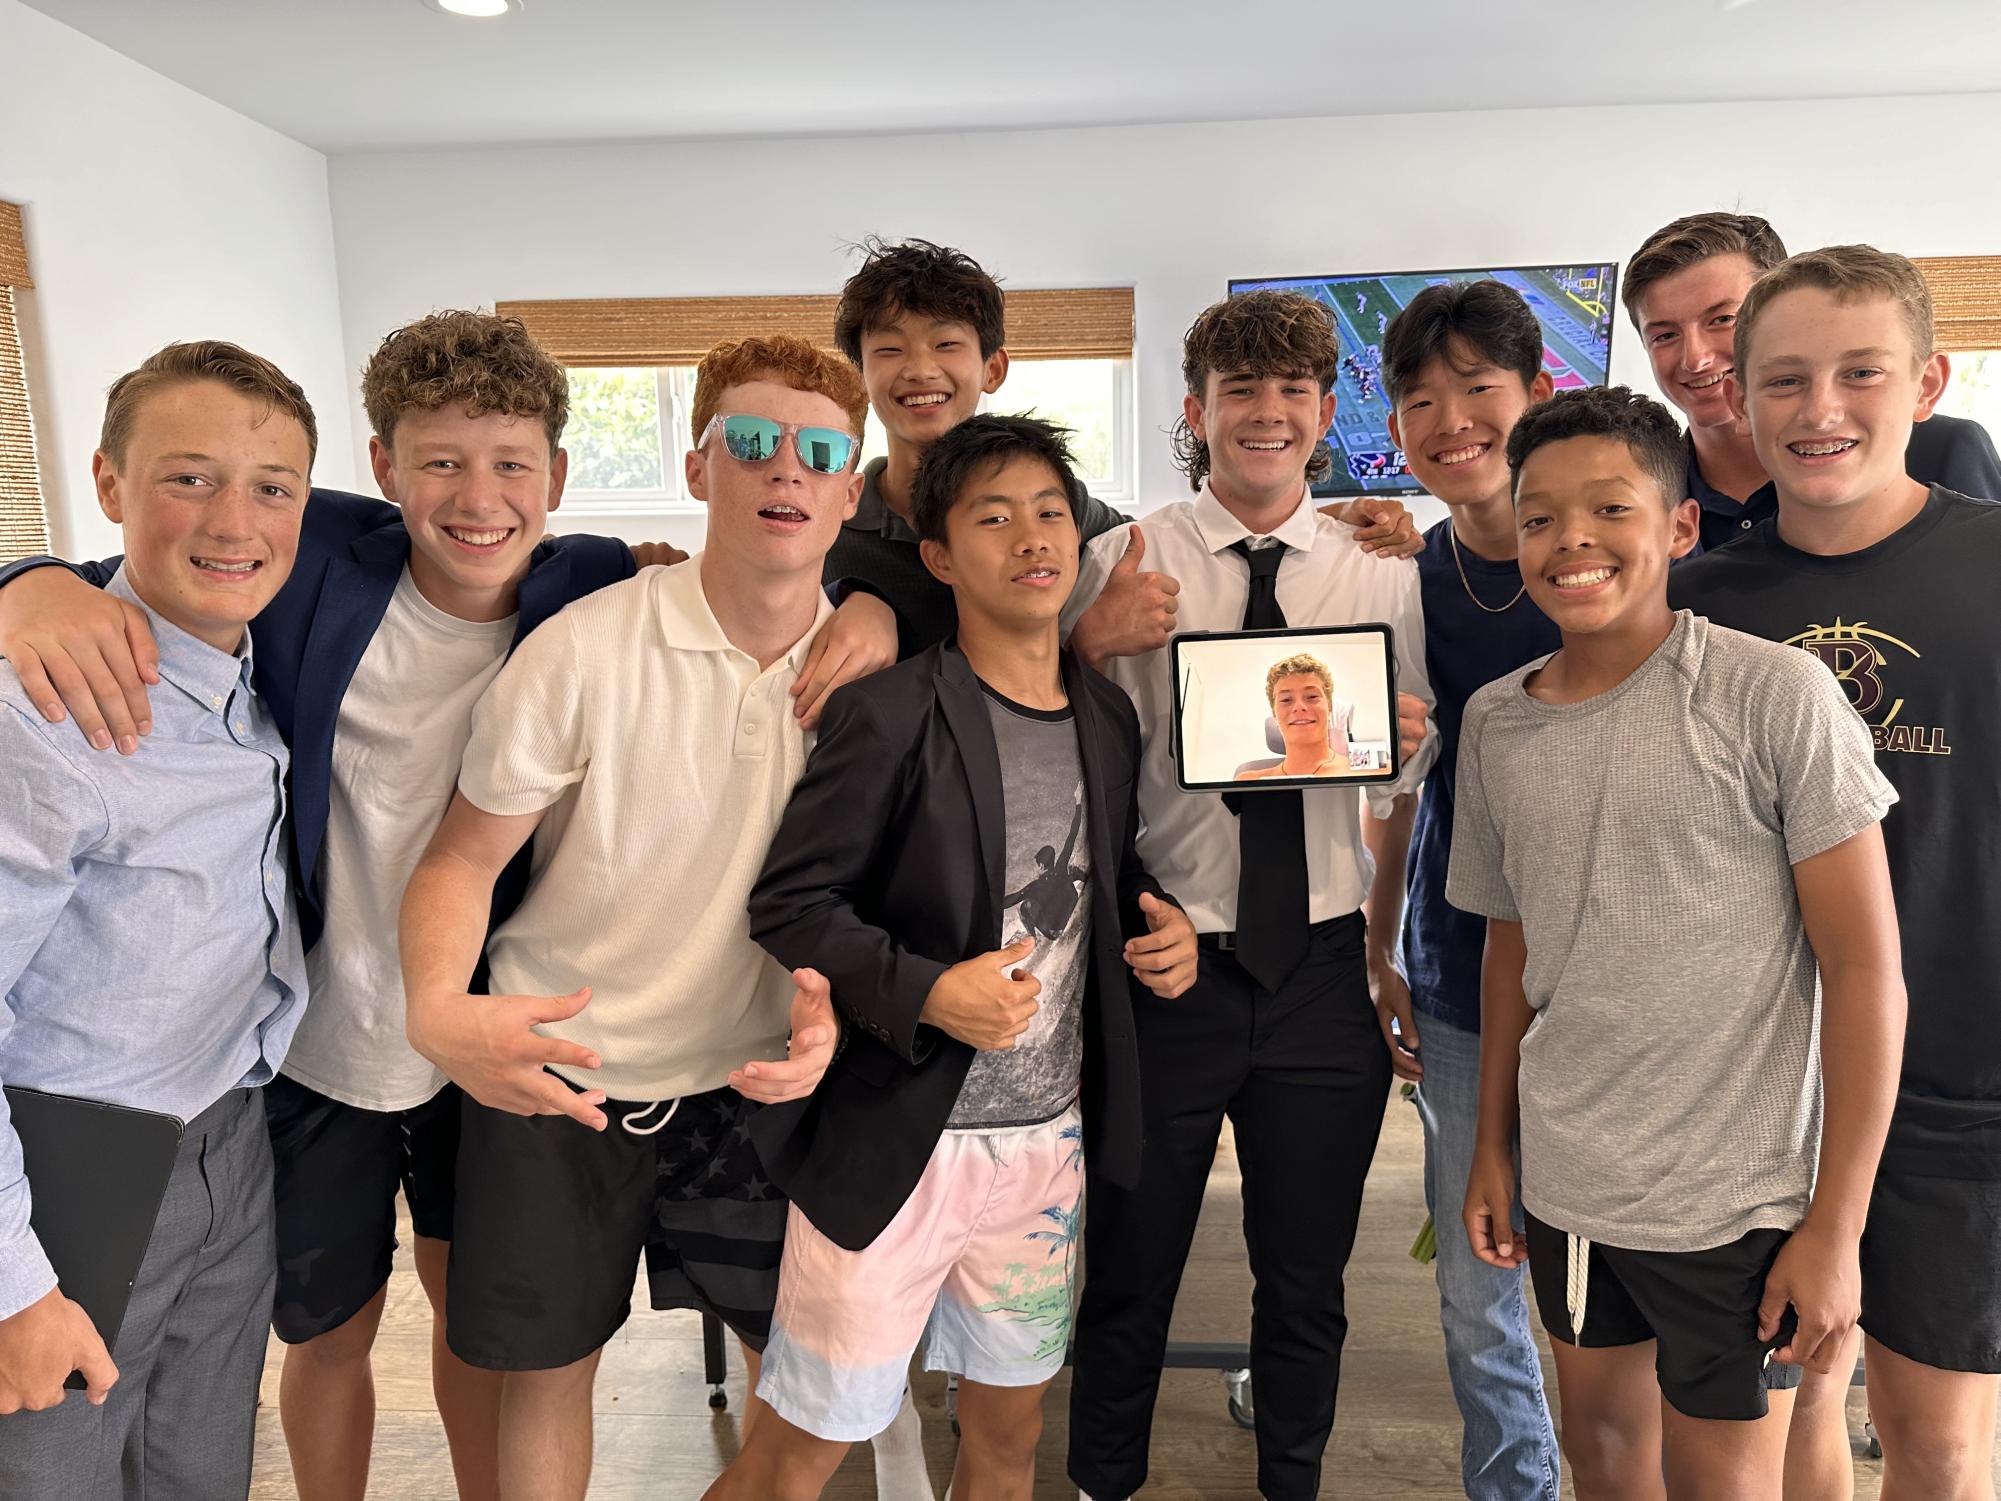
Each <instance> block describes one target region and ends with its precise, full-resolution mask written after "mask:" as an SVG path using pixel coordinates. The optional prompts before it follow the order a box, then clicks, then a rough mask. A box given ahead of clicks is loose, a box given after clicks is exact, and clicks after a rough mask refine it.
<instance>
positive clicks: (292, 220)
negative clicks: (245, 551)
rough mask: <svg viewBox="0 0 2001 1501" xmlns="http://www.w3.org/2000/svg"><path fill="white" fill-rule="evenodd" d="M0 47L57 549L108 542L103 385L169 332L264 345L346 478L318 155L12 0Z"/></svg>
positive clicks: (7, 142)
mask: <svg viewBox="0 0 2001 1501" xmlns="http://www.w3.org/2000/svg"><path fill="white" fill-rule="evenodd" d="M0 58H4V59H5V60H6V62H5V83H4V86H0V198H6V199H10V200H12V201H14V202H16V203H20V204H23V205H24V207H25V223H26V228H27V236H28V256H29V262H30V267H31V270H32V271H33V274H34V277H35V290H34V291H33V292H32V293H30V294H28V297H27V298H26V299H24V300H25V301H27V302H28V303H29V304H30V309H29V312H30V318H31V320H32V321H31V327H30V333H31V337H32V339H33V343H32V346H31V347H30V349H29V351H28V354H29V359H30V362H31V365H32V370H31V383H32V384H31V394H32V395H33V396H34V397H35V399H36V404H35V420H36V425H37V431H38V434H39V440H40V448H41V453H42V459H43V463H42V473H43V481H44V485H45V487H46V493H47V496H48V500H49V514H50V521H51V523H52V529H53V531H54V533H55V543H56V547H57V549H58V550H59V551H63V552H66V553H69V554H70V555H72V556H85V557H100V556H103V555H104V554H106V553H108V552H115V551H117V550H118V530H117V528H116V527H114V526H112V525H111V524H110V523H109V522H108V521H106V520H105V519H104V517H103V515H102V514H101V513H100V512H99V511H98V509H97V504H96V501H95V498H94V497H93V495H92V492H91V485H90V455H91V450H92V448H93V447H94V446H95V444H96V440H97V430H98V424H99V422H100V421H101V419H102V418H103V415H104V393H105V389H106V388H107V387H108V386H109V385H110V384H111V382H112V381H113V380H114V379H116V378H117V377H118V376H119V375H120V374H121V373H123V372H124V371H126V370H129V369H130V368H132V366H134V365H136V364H138V363H139V361H140V360H142V359H144V358H145V357H146V356H147V355H148V354H150V353H151V352H152V351H153V350H155V349H157V348H159V347H160V346H161V345H163V344H167V343H171V342H173V341H174V340H176V339H190V338H223V339H233V340H235V341H237V342H238V343H241V344H243V345H245V346H246V347H248V348H250V349H253V350H255V351H256V352H257V353H259V354H262V355H265V356H267V357H268V358H270V359H272V360H275V361H276V362H277V363H278V365H279V366H280V367H281V368H282V369H284V370H285V371H286V373H287V374H289V375H291V376H292V378H293V379H294V380H297V381H298V382H299V383H300V384H301V385H303V386H304V387H305V388H306V393H307V395H308V396H309V397H310V398H311V399H312V402H313V405H314V408H315V410H316V412H317V414H318V416H319V421H320V462H319V465H318V469H317V472H316V474H315V478H316V479H318V480H319V481H320V482H321V483H324V484H333V485H341V486H348V485H351V484H352V482H353V479H354V472H353V469H352V456H353V453H354V443H353V437H352V434H351V432H350V431H349V416H348V413H349V404H348V400H347V397H348V394H349V389H348V388H349V387H350V386H352V385H353V384H354V381H353V380H352V379H351V378H350V376H349V374H348V361H347V358H346V355H345V353H344V351H343V349H342V344H341V328H340V315H339V308H338V305H337V301H336V298H337V295H338V285H337V281H336V278H335V275H334V242H333V224H332V219H331V217H330V214H329V211H328V204H327V184H326V159H325V158H324V157H323V156H321V155H320V154H319V153H318V152H316V151H312V150H308V149H307V148H306V147H304V146H301V145H299V144H298V143H297V142H295V141H292V140H289V139H287V138H286V137H284V136H281V135H279V134H277V133H276V132H275V131H272V130H270V129H268V128H266V127H265V126H262V125H258V124H255V123H254V122H252V121H250V120H248V119H246V118H245V117H243V116H242V115H239V114H236V113H235V112H234V111H232V110H227V109H224V108H223V107H222V106H221V105H219V104H215V103H213V102H211V101H210V100H208V99H205V98H203V97H202V96H200V95H198V94H195V93H193V92H191V91H189V90H188V89H186V88H183V87H182V86H181V85H179V84H177V83H171V82H169V81H168V80H167V79H165V78H163V77H161V76H160V75H159V74H157V73H154V72H152V71H151V70H150V69H147V68H143V67H141V66H140V65H139V64H137V63H135V62H132V61H130V60H129V59H127V58H125V57H122V56H120V55H119V54H118V53H116V52H113V51H111V50H110V49H109V48H107V47H104V46H102V45H101V44H99V43H97V42H94V41H91V40H90V39H89V38H87V37H85V36H83V35H82V34H81V33H79V32H75V31H72V30H70V29H69V28H68V27H67V26H64V25H61V24H60V23H58V22H56V21H52V20H50V19H49V18H48V17H46V16H44V15H41V14H40V13H38V12H36V11H32V10H30V9H28V8H27V7H26V6H25V5H22V4H20V3H18V0H0ZM272 86H273V87H278V88H281V87H283V69H282V68H279V69H277V70H276V71H275V72H274V73H273V76H272Z"/></svg>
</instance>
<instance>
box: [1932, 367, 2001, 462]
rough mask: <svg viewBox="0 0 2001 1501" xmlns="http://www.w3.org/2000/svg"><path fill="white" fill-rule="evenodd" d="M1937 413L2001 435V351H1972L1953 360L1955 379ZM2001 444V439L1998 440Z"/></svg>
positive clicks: (1947, 386) (1942, 399)
mask: <svg viewBox="0 0 2001 1501" xmlns="http://www.w3.org/2000/svg"><path fill="white" fill-rule="evenodd" d="M1938 409H1939V410H1940V411H1941V412H1944V413H1945V414H1946V416H1948V417H1970V418H1972V419H1973V420H1974V421H1975V422H1978V423H1979V424H1980V425H1981V426H1982V427H1984V428H1986V429H1987V431H1988V432H1989V433H1993V434H1997V435H2001V349H1973V350H1967V351H1965V352H1963V353H1960V354H1955V355H1953V356H1952V379H1951V380H1950V381H1948V382H1947V383H1946V388H1945V395H1944V397H1942V398H1941V399H1940V401H1939V404H1938ZM1996 441H1997V442H2001V436H1997V439H1996Z"/></svg>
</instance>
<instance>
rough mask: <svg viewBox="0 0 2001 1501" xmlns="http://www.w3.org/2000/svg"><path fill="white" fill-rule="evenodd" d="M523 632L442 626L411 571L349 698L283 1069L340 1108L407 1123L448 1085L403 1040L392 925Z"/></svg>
mask: <svg viewBox="0 0 2001 1501" xmlns="http://www.w3.org/2000/svg"><path fill="white" fill-rule="evenodd" d="M514 627H515V617H514V616H512V615H510V616H508V617H507V618H506V619H504V620H493V621H474V620H460V619H458V618H457V617H456V616H452V615H447V614H446V613H445V612H444V611H443V610H440V609H439V608H438V607H437V606H436V605H434V604H432V603H431V602H430V601H429V600H427V599H425V598H424V596H423V595H422V594H421V593H419V592H418V590H417V585H416V583H415V582H414V581H413V580H412V579H411V577H410V570H409V569H408V568H407V567H406V568H405V569H404V570H403V576H402V577H401V578H400V579H398V580H397V581H396V592H395V594H394V595H393V596H392V597H391V598H390V601H389V608H388V609H387V610H386V611H385V612H384V613H383V616H382V624H381V625H380V626H379V627H378V628H377V629H376V632H375V635H374V637H373V638H371V640H370V641H369V643H368V649H367V650H366V651H365V652H363V653H362V657H361V661H360V663H359V664H358V665H357V666H356V667H355V670H354V678H353V680H352V681H351V682H350V683H349V684H348V688H347V692H346V694H345V695H344V696H343V697H342V698H341V703H340V711H339V717H338V719H336V721H335V723H334V742H333V787H332V792H331V796H330V798H329V801H328V806H327V832H326V844H325V847H324V849H323V850H322V851H321V855H320V879H321V886H320V889H321V893H322V895H323V898H324V901H325V911H326V927H325V929H324V931H322V933H321V934H320V941H319V942H318V943H317V944H316V945H315V946H314V947H313V950H312V952H311V953H309V954H308V955H307V956H306V973H307V976H308V979H309V981H310V984H311V987H312V988H311V992H310V996H311V999H310V1000H309V1002H308V1004H307V1006H306V1012H305V1016H304V1018H303V1019H302V1020H301V1021H300V1023H299V1030H298V1034H297V1035H296V1036H295V1037H294V1038H293V1039H292V1049H291V1052H290V1053H289V1054H288V1055H287V1056H286V1059H285V1065H284V1069H283V1072H284V1073H285V1074H286V1075H287V1076H288V1077H290V1078H292V1079H296V1080H297V1081H298V1082H299V1083H301V1084H304V1085H306V1086H307V1087H308V1088H310V1089H315V1090H318V1091H319V1092H320V1093H321V1094H323V1095H326V1096H328V1097H329V1098H331V1099H335V1100H340V1101H342V1102H343V1103H345V1104H349V1105H358V1106H360V1107H361V1108H363V1109H365V1110H408V1109H410V1108H412V1107H414V1106H417V1105H421V1104H423V1103H424V1101H426V1100H428V1099H430V1098H431V1096H432V1095H434V1094H436V1093H437V1092H438V1090H439V1089H440V1088H441V1087H442V1086H443V1085H444V1082H445V1076H444V1075H443V1074H442V1073H440V1072H439V1071H438V1070H437V1069H436V1068H435V1067H433V1066H432V1064H431V1061H430V1060H429V1059H428V1058H425V1057H424V1056H423V1055H422V1054H420V1053H418V1052H417V1051H416V1049H414V1048H412V1047H411V1046H410V1044H409V1042H408V1041H407V1040H406V1039H405V1037H404V1034H403V1009H404V1008H403V972H402V964H401V958H400V955H399V953H398V949H397V944H396V917H397V911H398V909H399V908H400V907H401V906H402V904H403V888H404V886H405V885H407V884H408V883H409V880H410V872H411V870H412V869H413V868H415V866H416V864H417V861H418V859H419V858H421V857H422V855H423V853H424V847H425V846H426V845H428V844H429V843H430V841H431V835H432V834H433V833H434V832H435V831H436V830H437V827H438V820H439V819H441V818H442V817H444V813H445V807H446V805H447V804H448V803H449V802H450V801H451V797H452V789H453V787H455V786H456V785H457V783H458V775H459V761H460V759H461V758H462V757H463V756H464V754H465V747H466V738H467V736H468V735H470V734H471V733H472V711H473V706H474V705H475V704H477V703H478V702H479V699H480V696H481V695H482V694H483V693H485V692H486V689H487V685H488V684H490V683H491V682H492V681H493V679H494V675H495V674H496V673H498V672H499V671H500V666H501V663H502V662H504V661H505V660H506V658H507V644H508V642H509V641H511V640H512V639H513V637H514Z"/></svg>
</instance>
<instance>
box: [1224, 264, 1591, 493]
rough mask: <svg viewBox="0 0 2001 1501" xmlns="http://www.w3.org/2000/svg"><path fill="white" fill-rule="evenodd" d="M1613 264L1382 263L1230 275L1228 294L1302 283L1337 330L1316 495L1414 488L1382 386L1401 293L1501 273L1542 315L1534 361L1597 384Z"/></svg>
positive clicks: (1564, 380) (1564, 376) (1556, 376)
mask: <svg viewBox="0 0 2001 1501" xmlns="http://www.w3.org/2000/svg"><path fill="white" fill-rule="evenodd" d="M1617 277H1618V267H1617V265H1616V264H1603V265H1579V266H1508V267H1500V268H1496V269H1493V270H1487V271H1391V272H1386V273H1379V274H1375V275H1360V276H1271V277H1257V278H1245V279H1243V280H1233V281H1231V283H1230V295H1231V296H1232V297H1234V296H1236V295H1237V294H1238V293H1240V292H1255V291H1257V290H1259V289H1261V288H1265V287H1273V288H1277V289H1280V290H1282V291H1287V292H1304V293H1306V294H1307V295H1308V296H1309V297H1314V298H1317V299H1319V300H1320V301H1321V302H1324V303H1326V304H1327V306H1328V308H1329V309H1331V310H1332V312H1333V315H1334V327H1335V330H1336V331H1337V333H1338V334H1339V335H1340V339H1341V373H1340V376H1339V378H1338V379H1337V381H1336V383H1335V387H1334V389H1335V392H1336V396H1337V399H1336V401H1335V405H1334V425H1333V427H1331V428H1329V429H1328V432H1327V442H1328V444H1329V446H1331V447H1332V448H1333V450H1334V473H1333V474H1332V475H1331V476H1329V477H1328V478H1327V479H1326V480H1325V481H1323V482H1322V483H1320V484H1317V485H1315V486H1314V487H1313V493H1314V494H1315V495H1386V494H1387V495H1396V494H1415V493H1417V492H1418V490H1419V489H1420V488H1421V487H1420V486H1419V485H1418V483H1417V482H1416V481H1415V480H1414V479H1412V478H1411V476H1410V471H1409V469H1408V467H1407V466H1406V465H1405V463H1404V456H1403V452H1402V450H1400V449H1399V448H1398V447H1397V446H1396V444H1395V443H1393V442H1391V441H1390V402H1389V397H1388V396H1387V395H1386V394H1385V393H1384V391H1383V382H1382V363H1383V349H1382V341H1383V330H1384V329H1386V328H1388V327H1389V324H1390V319H1392V318H1394V317H1395V316H1396V315H1397V313H1398V312H1399V311H1401V310H1402V308H1403V306H1404V304H1405V303H1407V302H1409V301H1410V300H1411V298H1413V297H1415V296H1416V295H1417V294H1418V293H1419V292H1422V291H1423V290H1424V289H1425V288H1426V287H1429V286H1434V285H1437V284H1440V283H1444V282H1466V281H1484V280H1488V279H1490V278H1491V279H1492V280H1494V281H1499V282H1505V283H1506V284H1507V285H1508V286H1511V287H1513V288H1514V289H1515V290H1516V291H1517V292H1520V293H1521V294H1522V296H1523V297H1524V298H1526V299H1527V301H1528V305H1529V306H1530V308H1532V309H1533V310H1534V311H1535V315H1536V317H1537V319H1538V320H1539V321H1540V322H1541V323H1542V332H1543V340H1544V344H1543V353H1542V361H1543V366H1544V368H1545V369H1547V370H1548V371H1549V373H1550V377H1551V379H1552V380H1553V381H1554V382H1555V384H1556V389H1557V390H1559V391H1566V390H1571V389H1573V388H1576V387H1579V386H1602V385H1604V384H1605V378H1606V374H1607V372H1608V371H1609V370H1610V368H1611V355H1612V322H1613V313H1614V311H1615V310H1616V309H1617V306H1618V298H1617V297H1616V295H1615V292H1616V288H1615V286H1614V283H1615V281H1616V280H1617Z"/></svg>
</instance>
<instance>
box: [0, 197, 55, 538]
mask: <svg viewBox="0 0 2001 1501" xmlns="http://www.w3.org/2000/svg"><path fill="white" fill-rule="evenodd" d="M34 284H35V283H34V281H33V280H32V279H31V278H30V277H29V275H28V247H27V241H26V239H25V237H24V236H23V235H22V232H21V210H20V209H19V208H18V207H16V206H15V205H14V204H11V203H0V563H5V562H11V561H12V560H13V559H15V558H21V557H26V556H28V555H29V554H30V553H40V552H47V551H48V550H49V517H48V512H47V511H46V510H45V509H44V507H43V504H42V480H41V471H40V469H39V467H38V466H37V465H36V462H35V422H34V414H33V412H32V411H31V410H30V409H29V406H28V369H27V363H26V361H25V359H24V358H23V356H22V353H21V333H20V327H19V324H18V323H17V322H16V319H15V298H16V297H17V296H18V295H19V294H20V293H22V292H25V291H27V290H28V289H29V288H31V287H33V286H34Z"/></svg>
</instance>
